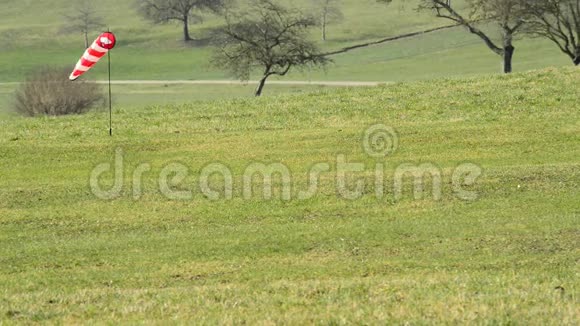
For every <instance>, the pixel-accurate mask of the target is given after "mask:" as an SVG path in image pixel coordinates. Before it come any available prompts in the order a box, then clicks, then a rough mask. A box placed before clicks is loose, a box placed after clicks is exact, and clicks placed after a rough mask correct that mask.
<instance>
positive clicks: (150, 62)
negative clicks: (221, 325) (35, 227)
mask: <svg viewBox="0 0 580 326" xmlns="http://www.w3.org/2000/svg"><path fill="white" fill-rule="evenodd" d="M73 2H74V1H73V0H51V1H43V2H40V3H35V4H34V5H31V3H30V2H26V1H16V0H4V1H3V2H2V5H3V10H2V11H0V41H1V42H2V47H0V82H2V81H4V82H6V81H7V82H10V81H20V80H22V79H23V78H24V76H25V75H26V74H27V73H28V72H30V71H32V70H34V69H35V68H36V67H38V66H39V65H43V64H55V65H71V66H72V65H74V63H75V62H76V60H77V59H78V57H79V56H80V55H81V53H82V51H83V42H82V39H81V37H79V36H76V35H68V34H63V33H61V32H60V30H61V28H62V24H63V18H62V15H63V14H65V13H66V12H67V10H69V8H70V7H71V4H72V3H73ZM131 3H132V2H131V1H113V0H102V1H99V10H100V12H101V14H102V15H103V16H104V17H106V23H107V24H108V25H109V26H110V27H111V28H112V30H113V31H115V32H116V33H117V35H118V38H119V46H118V48H116V49H115V51H114V52H113V53H112V55H113V62H114V66H113V69H114V74H113V76H114V78H116V79H198V80H199V79H224V78H229V77H228V75H227V73H226V72H224V71H220V70H218V69H216V68H215V67H212V66H211V65H210V55H211V48H210V47H208V46H207V45H202V44H203V43H204V41H203V40H206V39H207V37H208V35H209V31H210V30H211V29H212V28H214V27H216V26H218V25H219V24H220V20H219V19H218V18H216V17H213V18H212V17H208V19H207V21H206V22H205V23H204V24H202V25H197V26H194V27H193V35H194V36H195V37H197V38H198V39H200V40H201V41H200V42H197V43H195V44H194V45H192V46H184V45H183V44H182V42H181V41H180V40H179V39H180V37H181V35H180V28H179V26H177V25H171V24H170V25H165V26H152V25H150V24H149V23H147V22H145V21H143V20H142V19H140V18H139V17H138V16H137V15H135V14H134V10H133V9H132V8H131ZM308 3H309V2H308V1H306V0H301V1H293V2H292V4H293V5H294V6H297V7H301V8H304V10H305V11H308V10H309V9H308V8H309V6H308V5H307V4H308ZM403 3H405V4H404V5H403ZM457 5H458V6H461V1H457ZM415 7H416V1H414V0H413V1H405V2H402V1H400V0H398V1H395V3H394V5H391V6H385V5H382V4H378V3H376V1H375V0H363V1H361V0H344V1H343V11H344V16H345V19H344V21H342V22H340V23H336V24H334V25H333V26H331V27H330V30H329V37H330V39H329V41H328V42H326V43H325V44H321V46H322V47H323V48H325V49H336V48H341V47H343V46H347V45H352V44H355V43H360V42H363V41H367V40H374V39H377V38H381V37H385V36H389V35H391V36H392V35H399V34H401V33H405V32H410V31H417V30H422V29H425V28H428V27H433V26H440V25H445V24H448V22H446V21H444V20H437V19H436V18H434V17H432V16H431V15H430V14H429V13H417V12H416V11H415ZM318 34H319V32H318V31H313V35H312V37H313V38H318V37H319V36H318ZM516 46H517V52H516V57H515V61H514V69H515V70H516V71H525V70H529V69H537V68H543V67H548V66H562V65H571V63H570V62H569V59H567V57H566V56H564V55H562V54H560V53H559V51H558V50H557V49H556V47H555V46H553V45H552V44H550V43H547V42H545V41H541V40H525V41H521V42H517V43H516ZM334 59H335V63H334V64H333V65H331V66H329V67H328V69H327V70H326V71H311V72H294V73H292V74H291V75H290V76H288V78H289V79H294V80H304V79H306V80H308V79H314V80H362V81H364V80H373V81H408V80H420V79H431V78H434V77H447V76H468V75H474V74H480V73H485V74H490V73H498V72H499V71H500V61H501V60H500V58H499V57H498V56H496V55H495V54H493V53H492V52H491V51H489V50H488V49H487V48H485V46H484V45H483V44H482V42H481V41H480V40H479V39H478V38H476V37H475V36H473V35H470V34H469V33H467V32H465V31H464V30H462V29H455V30H449V31H445V32H439V33H434V34H430V35H425V36H423V37H418V38H414V39H408V40H402V41H398V42H393V43H389V44H386V45H382V46H376V47H372V48H368V49H364V50H360V51H355V52H351V53H348V54H344V55H340V56H336V57H335V58H334ZM105 69H106V67H105V65H101V66H97V68H96V69H95V71H94V72H92V73H91V76H94V77H95V78H104V77H105ZM253 77H254V78H256V76H253Z"/></svg>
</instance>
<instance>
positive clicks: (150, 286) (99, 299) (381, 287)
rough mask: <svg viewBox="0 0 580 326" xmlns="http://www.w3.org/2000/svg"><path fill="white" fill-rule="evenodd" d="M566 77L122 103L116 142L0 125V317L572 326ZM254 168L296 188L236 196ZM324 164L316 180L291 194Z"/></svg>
mask: <svg viewBox="0 0 580 326" xmlns="http://www.w3.org/2000/svg"><path fill="white" fill-rule="evenodd" d="M579 82H580V75H579V74H578V71H577V70H574V69H561V70H542V71H535V72H530V73H525V74H515V75H513V76H510V77H503V76H496V77H485V78H478V79H458V80H437V81H426V82H413V83H402V84H396V85H389V86H384V87H378V88H369V89H340V90H332V91H322V92H318V93H313V94H304V95H293V96H290V95H287V96H277V97H272V98H264V99H235V100H221V101H198V102H193V103H191V104H178V105H165V106H143V107H140V108H124V107H119V108H118V109H117V110H116V112H115V119H116V121H118V124H117V129H116V135H115V136H114V137H112V138H111V137H108V135H107V118H106V114H104V113H102V112H93V113H90V114H87V115H84V116H73V117H64V118H26V119H25V118H12V119H10V120H7V121H6V120H0V165H1V166H2V169H1V170H0V216H2V218H1V219H0V224H1V227H0V266H2V267H1V268H0V284H2V286H1V287H0V323H8V324H11V323H32V322H50V323H66V324H77V323H82V322H84V323H86V322H94V323H97V322H98V323H119V322H122V323H142V322H146V323H147V322H166V323H180V322H186V321H195V322H197V323H198V324H215V323H216V322H219V323H224V324H242V323H248V324H273V323H288V324H305V323H306V324H352V323H356V324H385V323H389V324H403V323H409V324H430V323H432V322H439V323H446V324H452V323H460V324H466V323H479V324H521V325H530V324H532V325H533V324H536V325H577V324H578V322H579V321H580V311H579V310H578V307H579V304H580V301H579V300H580V297H579V295H580V281H579V277H578V276H579V275H578V273H579V269H578V266H579V265H578V263H579V261H578V257H580V246H579V243H578V239H579V238H580V229H579V227H578V225H579V224H578V222H579V221H580V205H579V201H578V198H580V191H579V189H580V188H579V184H580V161H579V160H578V157H580V148H579V147H578V143H579V142H580V120H579V118H580V114H579V112H580V110H579V107H578V96H579V95H580V94H579V91H578V83H579ZM375 124H384V125H386V126H390V127H392V128H394V129H395V130H396V131H397V133H396V135H397V136H396V137H397V138H398V147H393V152H392V153H391V155H390V156H388V157H387V158H386V159H382V158H374V157H370V156H369V155H368V153H366V152H365V150H363V146H362V144H361V142H362V140H363V138H364V137H363V135H364V133H365V130H367V128H368V127H369V126H371V125H375ZM391 135H392V136H393V137H395V134H391ZM373 144H374V143H373ZM375 145H376V144H375ZM119 149H121V150H122V152H123V158H124V159H123V168H122V169H121V170H122V171H124V173H125V174H124V177H123V178H122V180H123V181H124V187H123V188H122V191H121V192H120V193H119V196H118V197H117V198H115V199H112V200H101V199H98V198H97V197H95V195H94V194H93V193H92V191H91V187H90V186H89V178H90V175H91V171H93V169H94V168H95V167H96V166H97V165H98V164H100V163H107V162H109V163H113V162H114V158H115V152H116V151H117V150H119ZM340 155H345V156H346V158H347V160H348V162H361V163H364V164H365V166H366V169H365V171H366V172H359V173H351V174H349V178H348V180H349V182H348V184H349V186H350V187H351V188H354V182H355V180H356V179H362V180H364V181H366V188H365V190H364V192H363V195H362V197H361V198H359V199H357V200H347V199H343V198H341V196H339V195H338V194H337V186H336V184H335V181H336V179H337V176H335V174H336V173H337V171H338V166H337V163H336V162H337V157H339V156H340ZM214 162H220V163H222V164H225V165H226V166H228V167H229V169H230V170H231V171H232V173H233V184H234V192H233V199H231V200H226V199H220V200H217V201H212V200H209V199H207V198H206V197H205V196H204V195H202V193H201V192H200V190H199V189H198V188H199V187H198V186H197V184H198V181H199V179H200V177H199V176H200V171H201V170H202V168H203V167H204V166H206V165H207V164H209V163H214ZM255 162H264V163H276V162H279V163H282V164H284V165H285V166H287V167H288V168H289V170H290V171H291V173H292V182H293V186H294V187H293V188H292V194H293V197H294V199H292V200H290V201H284V200H277V199H272V200H264V199H262V198H260V196H258V195H254V196H253V197H251V198H249V199H244V197H243V196H242V192H241V189H242V183H243V178H242V174H243V171H244V170H245V169H246V167H248V166H249V165H250V164H252V163H255ZM320 162H327V163H329V164H330V169H331V171H330V172H326V173H322V174H321V183H320V188H319V191H318V193H317V194H316V195H315V196H314V197H312V198H310V199H305V200H300V199H297V198H296V197H295V194H296V193H297V192H298V191H299V190H304V189H306V188H307V185H308V180H309V179H308V172H309V171H310V169H311V167H312V166H313V165H314V164H316V163H320ZM466 162H471V163H472V164H475V165H474V166H477V167H479V168H481V169H482V171H483V174H482V175H481V176H480V177H479V178H477V179H476V180H475V183H474V184H473V185H471V186H469V187H467V188H466V189H468V190H469V191H474V192H476V193H477V195H478V196H477V199H476V200H472V201H464V200H461V199H459V198H458V197H457V195H456V194H455V193H454V189H453V186H454V185H455V182H452V174H453V173H454V171H455V169H456V167H457V166H459V165H460V164H464V163H466ZM170 163H174V164H175V163H179V164H181V165H182V166H185V167H187V169H188V171H187V177H186V178H185V179H183V180H179V178H177V179H174V178H173V175H171V177H170V179H173V182H170V183H169V187H171V189H173V190H174V191H176V190H181V191H188V190H191V192H192V195H191V198H189V199H186V200H177V199H169V198H168V197H167V196H166V195H163V191H161V190H160V189H161V188H160V185H159V180H160V175H163V170H164V167H166V166H168V164H170ZM377 163H383V164H384V165H385V172H384V182H385V185H386V186H385V189H386V194H385V197H384V198H382V199H378V198H377V197H376V196H375V187H374V182H375V181H376V180H377V178H375V177H373V176H374V174H375V172H374V167H375V165H376V164H377ZM404 163H412V164H421V163H430V164H432V165H433V166H435V167H436V168H437V169H439V171H441V173H442V180H443V183H442V197H441V199H440V200H434V199H431V198H430V197H426V198H423V199H414V198H413V196H412V194H411V193H412V189H411V179H410V178H406V179H405V180H406V181H405V183H404V190H405V192H404V196H403V197H402V198H399V199H397V198H396V196H395V195H394V193H393V189H392V187H391V186H389V185H393V184H394V181H395V179H396V172H397V171H398V167H400V166H401V164H404ZM141 164H150V167H151V169H152V170H151V171H150V172H147V173H146V174H144V177H143V180H142V181H143V184H142V188H141V189H142V195H141V197H140V198H139V199H134V197H133V195H134V192H135V191H136V189H138V188H137V187H134V186H133V183H132V181H131V180H132V175H133V173H134V172H135V171H137V170H138V167H139V166H140V165H141ZM381 179H382V178H381ZM101 181H102V182H103V186H105V185H107V184H111V183H112V182H113V174H112V173H106V174H105V175H104V176H103V180H101ZM210 181H211V182H212V185H213V186H216V187H215V188H216V189H218V187H217V185H218V184H220V180H219V178H217V179H216V178H212V179H211V180H210ZM254 181H255V184H254V186H255V187H256V189H258V188H260V182H258V180H257V179H254ZM281 185H282V183H281V181H280V180H279V179H278V178H275V179H274V194H279V193H280V192H281V191H282V189H281ZM428 185H430V184H428Z"/></svg>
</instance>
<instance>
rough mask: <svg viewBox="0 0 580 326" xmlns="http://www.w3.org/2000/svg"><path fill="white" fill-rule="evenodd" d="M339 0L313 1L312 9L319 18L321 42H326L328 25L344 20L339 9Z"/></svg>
mask: <svg viewBox="0 0 580 326" xmlns="http://www.w3.org/2000/svg"><path fill="white" fill-rule="evenodd" d="M340 2H341V0H314V8H315V10H316V13H317V14H318V16H319V17H320V22H319V24H320V28H321V32H322V40H323V41H326V38H327V31H328V25H329V24H332V23H335V22H338V21H340V20H342V19H343V18H344V15H343V14H342V10H341V9H340V5H341V3H340Z"/></svg>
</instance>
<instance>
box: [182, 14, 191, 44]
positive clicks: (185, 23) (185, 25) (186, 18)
mask: <svg viewBox="0 0 580 326" xmlns="http://www.w3.org/2000/svg"><path fill="white" fill-rule="evenodd" d="M183 41H185V42H189V41H191V36H190V35H189V16H187V15H186V16H183Z"/></svg>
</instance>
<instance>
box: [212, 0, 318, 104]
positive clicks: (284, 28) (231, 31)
mask: <svg viewBox="0 0 580 326" xmlns="http://www.w3.org/2000/svg"><path fill="white" fill-rule="evenodd" d="M249 8H250V9H248V10H241V11H237V12H227V13H226V16H225V20H226V24H225V26H224V27H223V28H221V29H220V30H219V31H218V32H217V34H216V38H215V42H216V45H217V48H216V52H215V54H214V59H213V61H214V64H215V65H216V66H217V67H221V68H224V69H227V70H229V71H230V72H231V73H232V74H233V75H234V76H236V77H237V78H239V79H240V80H244V81H247V80H249V78H250V74H251V72H252V70H254V69H256V68H258V69H261V70H262V75H261V76H262V77H261V78H260V82H259V85H258V87H257V89H256V92H255V95H256V96H260V95H262V91H263V89H264V86H265V84H266V81H267V80H268V78H269V77H271V76H274V75H277V76H285V75H286V74H287V73H288V72H289V71H290V70H291V69H292V68H303V67H309V66H310V67H311V66H322V65H325V64H326V63H327V62H328V61H329V59H327V58H325V57H324V56H322V55H320V52H319V49H318V47H317V46H316V44H315V43H314V42H313V41H311V40H309V38H308V29H309V28H311V27H314V26H316V21H315V19H313V18H311V17H308V16H305V15H304V14H302V13H301V12H300V11H298V10H294V9H289V8H286V7H284V6H281V5H280V4H278V3H277V2H275V0H251V1H250V6H249Z"/></svg>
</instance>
